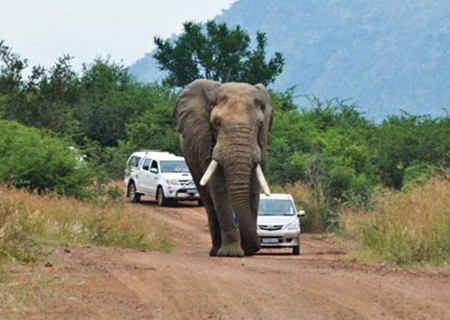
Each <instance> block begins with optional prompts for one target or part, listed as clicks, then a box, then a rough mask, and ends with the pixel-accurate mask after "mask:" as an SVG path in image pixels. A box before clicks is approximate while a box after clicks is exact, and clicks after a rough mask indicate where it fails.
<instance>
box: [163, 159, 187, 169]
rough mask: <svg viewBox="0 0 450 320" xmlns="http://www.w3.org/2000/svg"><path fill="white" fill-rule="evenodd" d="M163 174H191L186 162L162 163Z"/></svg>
mask: <svg viewBox="0 0 450 320" xmlns="http://www.w3.org/2000/svg"><path fill="white" fill-rule="evenodd" d="M160 163H161V172H189V168H188V167H187V165H186V162H185V161H180V160H175V161H161V162H160Z"/></svg>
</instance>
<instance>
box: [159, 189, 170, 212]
mask: <svg viewBox="0 0 450 320" xmlns="http://www.w3.org/2000/svg"><path fill="white" fill-rule="evenodd" d="M168 203H169V201H168V200H167V198H166V197H165V196H164V190H163V188H161V187H159V188H158V206H160V207H164V206H167V204H168Z"/></svg>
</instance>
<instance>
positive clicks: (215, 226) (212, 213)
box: [198, 187, 222, 257]
mask: <svg viewBox="0 0 450 320" xmlns="http://www.w3.org/2000/svg"><path fill="white" fill-rule="evenodd" d="M198 191H199V193H200V196H201V197H202V200H203V205H204V206H205V209H206V213H207V215H208V227H209V232H210V234H211V241H212V247H211V249H210V250H209V255H210V256H211V257H215V256H217V252H218V251H219V249H220V247H221V245H222V237H221V234H220V225H219V220H218V219H217V213H216V209H215V208H214V203H213V201H212V199H211V195H210V194H209V193H208V192H207V191H206V190H205V188H203V187H200V188H198Z"/></svg>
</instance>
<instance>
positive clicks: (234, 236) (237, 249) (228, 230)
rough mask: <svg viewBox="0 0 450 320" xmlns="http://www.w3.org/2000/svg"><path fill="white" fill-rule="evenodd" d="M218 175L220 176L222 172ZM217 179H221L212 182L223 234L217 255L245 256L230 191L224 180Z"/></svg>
mask: <svg viewBox="0 0 450 320" xmlns="http://www.w3.org/2000/svg"><path fill="white" fill-rule="evenodd" d="M218 176H219V177H220V174H219V175H218ZM219 177H218V178H219ZM217 180H219V181H212V183H211V184H210V186H211V191H212V192H211V194H212V198H213V202H214V208H215V211H216V214H217V218H218V221H219V225H220V235H221V246H220V249H219V250H218V251H217V256H220V257H243V256H244V251H243V250H242V247H241V236H240V233H239V229H238V227H237V225H236V221H235V219H234V218H233V214H232V212H233V209H232V206H231V203H230V201H229V200H228V192H227V190H226V188H225V187H224V183H223V180H222V181H220V179H217Z"/></svg>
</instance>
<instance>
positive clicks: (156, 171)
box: [150, 168, 158, 173]
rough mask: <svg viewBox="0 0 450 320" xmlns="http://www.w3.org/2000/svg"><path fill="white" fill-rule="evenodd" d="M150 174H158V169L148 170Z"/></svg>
mask: <svg viewBox="0 0 450 320" xmlns="http://www.w3.org/2000/svg"><path fill="white" fill-rule="evenodd" d="M150 172H153V173H158V169H156V168H151V169H150Z"/></svg>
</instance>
